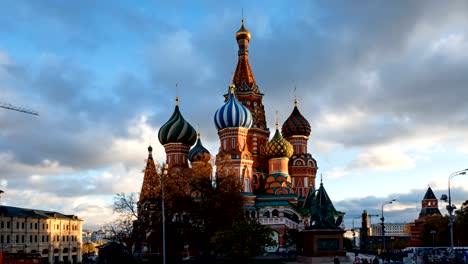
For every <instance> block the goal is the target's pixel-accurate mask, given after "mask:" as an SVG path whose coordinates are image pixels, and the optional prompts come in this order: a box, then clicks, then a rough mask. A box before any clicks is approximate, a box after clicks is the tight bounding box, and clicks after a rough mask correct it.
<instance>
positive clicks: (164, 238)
mask: <svg viewBox="0 0 468 264" xmlns="http://www.w3.org/2000/svg"><path fill="white" fill-rule="evenodd" d="M167 168H168V166H167V164H165V165H164V169H163V173H162V175H161V178H160V179H161V198H162V202H161V209H162V229H163V230H162V231H163V264H166V212H165V211H164V179H165V178H166V176H167Z"/></svg>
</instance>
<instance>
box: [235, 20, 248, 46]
mask: <svg viewBox="0 0 468 264" xmlns="http://www.w3.org/2000/svg"><path fill="white" fill-rule="evenodd" d="M236 39H237V40H239V39H247V41H249V40H250V31H248V30H247V29H246V28H245V26H244V19H242V26H241V28H240V29H239V31H237V33H236Z"/></svg>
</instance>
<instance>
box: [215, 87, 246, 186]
mask: <svg viewBox="0 0 468 264" xmlns="http://www.w3.org/2000/svg"><path fill="white" fill-rule="evenodd" d="M214 122H215V126H216V128H217V129H218V135H219V139H220V141H221V146H220V147H219V152H218V155H217V156H216V169H217V170H221V171H222V173H223V174H225V175H235V176H237V177H238V179H239V182H241V183H242V185H243V188H244V192H247V193H251V192H252V164H253V161H252V154H251V153H250V151H249V149H248V147H247V133H248V131H249V128H250V127H251V126H252V114H251V113H250V111H249V109H247V108H246V107H245V106H243V105H242V104H241V103H240V102H239V101H238V100H237V99H236V96H235V87H234V85H231V86H230V92H229V98H228V100H227V102H226V103H225V104H224V105H223V106H222V107H221V108H219V109H218V110H217V111H216V113H215V115H214Z"/></svg>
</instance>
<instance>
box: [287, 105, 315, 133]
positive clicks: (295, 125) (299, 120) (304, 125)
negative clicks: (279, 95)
mask: <svg viewBox="0 0 468 264" xmlns="http://www.w3.org/2000/svg"><path fill="white" fill-rule="evenodd" d="M310 130H311V129H310V124H309V121H307V119H305V117H304V116H302V114H301V112H299V109H297V102H294V109H293V111H292V113H291V115H290V116H289V117H288V119H286V121H284V124H283V126H282V128H281V133H282V134H283V137H285V138H288V137H291V136H306V137H308V136H309V135H310Z"/></svg>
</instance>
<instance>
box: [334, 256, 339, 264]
mask: <svg viewBox="0 0 468 264" xmlns="http://www.w3.org/2000/svg"><path fill="white" fill-rule="evenodd" d="M333 264H340V259H339V258H338V257H337V256H335V258H334V259H333Z"/></svg>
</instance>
